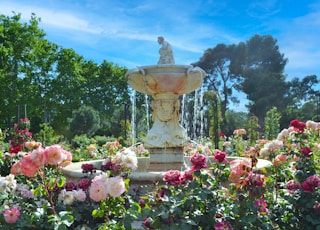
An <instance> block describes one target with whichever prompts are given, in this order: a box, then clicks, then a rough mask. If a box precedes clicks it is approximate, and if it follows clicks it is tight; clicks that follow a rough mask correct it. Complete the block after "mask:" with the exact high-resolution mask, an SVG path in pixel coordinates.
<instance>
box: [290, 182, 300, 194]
mask: <svg viewBox="0 0 320 230" xmlns="http://www.w3.org/2000/svg"><path fill="white" fill-rule="evenodd" d="M286 188H287V189H288V190H289V193H294V191H296V190H298V189H300V188H301V185H300V183H299V182H298V181H295V180H289V181H288V182H287V184H286Z"/></svg>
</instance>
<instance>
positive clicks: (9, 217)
mask: <svg viewBox="0 0 320 230" xmlns="http://www.w3.org/2000/svg"><path fill="white" fill-rule="evenodd" d="M3 216H4V219H5V221H6V222H7V223H8V224H14V223H15V222H17V220H18V219H19V216H20V211H19V209H18V208H15V207H14V208H12V209H7V210H6V211H5V212H4V214H3Z"/></svg>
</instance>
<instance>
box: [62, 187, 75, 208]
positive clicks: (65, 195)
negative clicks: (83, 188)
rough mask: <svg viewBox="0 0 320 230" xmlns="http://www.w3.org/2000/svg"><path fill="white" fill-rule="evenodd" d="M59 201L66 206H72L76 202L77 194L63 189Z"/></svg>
mask: <svg viewBox="0 0 320 230" xmlns="http://www.w3.org/2000/svg"><path fill="white" fill-rule="evenodd" d="M58 200H59V201H61V202H62V203H63V204H64V205H71V204H72V203H73V202H74V201H75V200H76V197H75V193H74V192H73V191H66V190H65V189H63V190H61V192H60V193H59V196H58Z"/></svg>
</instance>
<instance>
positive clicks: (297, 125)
mask: <svg viewBox="0 0 320 230" xmlns="http://www.w3.org/2000/svg"><path fill="white" fill-rule="evenodd" d="M290 126H293V127H294V128H295V129H297V130H298V131H300V132H304V129H305V128H306V123H304V122H302V121H299V120H298V119H296V120H292V121H290Z"/></svg>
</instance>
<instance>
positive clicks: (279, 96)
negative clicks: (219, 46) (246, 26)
mask: <svg viewBox="0 0 320 230" xmlns="http://www.w3.org/2000/svg"><path fill="white" fill-rule="evenodd" d="M239 45H240V47H243V44H242V43H241V44H239ZM237 63H238V67H237V68H236V67H234V70H235V71H239V75H238V83H237V88H239V89H241V90H242V91H243V92H244V93H246V94H247V98H248V99H249V100H250V103H249V104H248V108H249V111H250V113H251V114H253V115H255V116H257V117H258V119H259V121H263V120H264V116H265V114H266V112H267V111H268V110H269V109H271V108H272V107H277V108H278V109H279V111H284V110H285V108H286V106H287V104H288V103H289V100H288V98H286V95H287V90H288V85H287V83H286V82H285V76H284V74H283V71H284V67H285V65H286V63H287V59H286V58H284V54H281V53H280V51H279V47H278V46H277V40H275V39H274V38H273V37H272V36H270V35H265V36H260V35H255V36H253V37H252V38H251V39H249V40H248V41H247V42H246V44H245V59H244V60H243V61H241V60H239V61H238V62H237Z"/></svg>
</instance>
